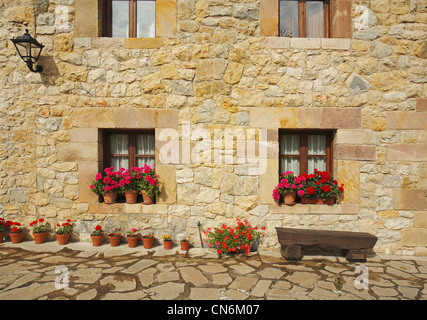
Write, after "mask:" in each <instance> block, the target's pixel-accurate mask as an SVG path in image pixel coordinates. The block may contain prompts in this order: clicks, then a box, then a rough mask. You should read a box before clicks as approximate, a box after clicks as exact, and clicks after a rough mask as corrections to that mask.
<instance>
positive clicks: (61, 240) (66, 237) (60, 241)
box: [56, 233, 70, 245]
mask: <svg viewBox="0 0 427 320" xmlns="http://www.w3.org/2000/svg"><path fill="white" fill-rule="evenodd" d="M69 239H70V234H69V233H66V234H57V235H56V240H58V244H60V245H64V244H67V243H68V240H69Z"/></svg>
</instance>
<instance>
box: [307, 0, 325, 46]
mask: <svg viewBox="0 0 427 320" xmlns="http://www.w3.org/2000/svg"><path fill="white" fill-rule="evenodd" d="M323 20H324V14H323V1H307V2H306V29H307V38H323V37H324V32H323V27H324V22H323Z"/></svg>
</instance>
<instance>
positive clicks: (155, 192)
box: [138, 164, 161, 204]
mask: <svg viewBox="0 0 427 320" xmlns="http://www.w3.org/2000/svg"><path fill="white" fill-rule="evenodd" d="M141 176H142V178H141V179H140V180H139V181H138V188H139V190H141V194H142V198H143V201H144V202H143V203H144V204H152V203H154V201H155V197H156V196H159V195H160V188H161V182H160V181H159V176H158V175H156V172H155V169H154V168H151V167H150V166H149V165H147V164H145V166H144V167H143V168H142V172H141Z"/></svg>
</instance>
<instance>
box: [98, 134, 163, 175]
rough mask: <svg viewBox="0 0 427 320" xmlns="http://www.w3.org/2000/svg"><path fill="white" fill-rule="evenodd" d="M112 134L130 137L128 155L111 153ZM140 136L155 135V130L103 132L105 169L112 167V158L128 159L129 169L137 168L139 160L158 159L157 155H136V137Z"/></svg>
mask: <svg viewBox="0 0 427 320" xmlns="http://www.w3.org/2000/svg"><path fill="white" fill-rule="evenodd" d="M112 134H127V135H128V136H129V148H128V154H127V155H121V154H112V153H111V138H110V137H111V135H112ZM139 134H150V135H154V134H155V130H154V129H130V130H126V129H108V130H107V129H106V130H103V131H102V142H103V165H104V168H107V167H111V163H112V157H126V158H129V168H131V167H136V160H137V158H153V157H154V158H156V155H155V154H150V155H139V154H136V136H137V135H139ZM114 169H115V170H119V169H120V168H114Z"/></svg>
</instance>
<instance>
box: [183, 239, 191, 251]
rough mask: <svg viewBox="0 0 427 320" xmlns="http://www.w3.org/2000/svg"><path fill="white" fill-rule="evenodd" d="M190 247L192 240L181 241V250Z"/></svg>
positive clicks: (186, 249)
mask: <svg viewBox="0 0 427 320" xmlns="http://www.w3.org/2000/svg"><path fill="white" fill-rule="evenodd" d="M189 248H190V241H181V250H183V251H188V249H189Z"/></svg>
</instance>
